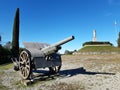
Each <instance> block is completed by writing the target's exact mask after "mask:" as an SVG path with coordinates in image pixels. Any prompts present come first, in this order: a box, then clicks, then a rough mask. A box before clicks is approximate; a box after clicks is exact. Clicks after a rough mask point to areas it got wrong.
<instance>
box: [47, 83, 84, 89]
mask: <svg viewBox="0 0 120 90" xmlns="http://www.w3.org/2000/svg"><path fill="white" fill-rule="evenodd" d="M48 88H49V90H85V87H84V86H83V85H79V84H77V83H74V84H68V83H65V82H59V83H58V82H57V83H55V84H52V85H51V86H48Z"/></svg>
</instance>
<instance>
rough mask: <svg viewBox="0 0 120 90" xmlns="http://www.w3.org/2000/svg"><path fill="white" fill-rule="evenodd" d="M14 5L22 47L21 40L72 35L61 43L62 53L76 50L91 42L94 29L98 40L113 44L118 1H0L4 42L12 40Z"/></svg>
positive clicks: (53, 39) (119, 17) (119, 10)
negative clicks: (68, 39)
mask: <svg viewBox="0 0 120 90" xmlns="http://www.w3.org/2000/svg"><path fill="white" fill-rule="evenodd" d="M16 8H20V46H21V47H23V44H22V43H23V42H47V43H49V44H54V43H56V42H57V41H59V40H62V39H64V38H66V37H69V36H71V35H74V36H75V40H73V41H71V42H69V43H67V44H65V45H63V46H62V47H63V49H62V51H61V52H64V50H75V49H76V50H78V49H80V48H81V47H82V44H83V43H84V42H86V41H92V38H93V34H92V32H93V30H94V29H96V31H97V40H98V41H110V42H111V43H113V44H114V45H115V46H116V40H117V38H118V37H117V34H118V32H119V23H120V0H0V34H1V35H2V41H3V42H7V41H11V40H12V30H13V21H14V15H15V11H16ZM115 20H116V22H117V26H116V28H115Z"/></svg>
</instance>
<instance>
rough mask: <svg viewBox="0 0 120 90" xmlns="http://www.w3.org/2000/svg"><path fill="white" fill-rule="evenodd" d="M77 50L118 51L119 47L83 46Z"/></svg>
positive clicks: (119, 50)
mask: <svg viewBox="0 0 120 90" xmlns="http://www.w3.org/2000/svg"><path fill="white" fill-rule="evenodd" d="M78 52H106V53H107V52H120V48H117V47H114V46H85V47H83V48H81V49H79V50H78Z"/></svg>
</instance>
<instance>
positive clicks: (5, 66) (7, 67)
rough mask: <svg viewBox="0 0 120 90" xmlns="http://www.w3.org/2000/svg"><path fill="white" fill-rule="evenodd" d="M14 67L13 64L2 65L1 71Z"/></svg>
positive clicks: (0, 66)
mask: <svg viewBox="0 0 120 90" xmlns="http://www.w3.org/2000/svg"><path fill="white" fill-rule="evenodd" d="M12 67H13V64H12V63H9V64H3V65H0V70H7V69H10V68H12Z"/></svg>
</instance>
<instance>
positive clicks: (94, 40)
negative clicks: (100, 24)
mask: <svg viewBox="0 0 120 90" xmlns="http://www.w3.org/2000/svg"><path fill="white" fill-rule="evenodd" d="M96 41H97V37H96V30H93V42H96Z"/></svg>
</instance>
